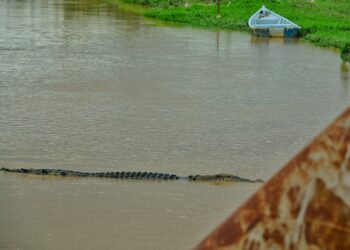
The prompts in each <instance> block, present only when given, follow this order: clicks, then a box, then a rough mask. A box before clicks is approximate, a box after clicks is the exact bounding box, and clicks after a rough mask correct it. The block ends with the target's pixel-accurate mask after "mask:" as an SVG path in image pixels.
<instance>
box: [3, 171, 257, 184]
mask: <svg viewBox="0 0 350 250" xmlns="http://www.w3.org/2000/svg"><path fill="white" fill-rule="evenodd" d="M0 171H4V172H10V173H21V174H34V175H44V176H63V177H66V176H67V177H69V176H71V177H100V178H114V179H133V180H167V181H168V180H188V181H197V182H249V183H261V182H264V181H263V180H261V179H257V180H250V179H245V178H241V177H239V176H236V175H231V174H216V175H189V176H186V177H184V176H178V175H175V174H164V173H156V172H124V171H123V172H94V173H90V172H80V171H72V170H63V169H47V168H42V169H35V168H19V169H9V168H0Z"/></svg>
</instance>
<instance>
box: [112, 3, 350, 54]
mask: <svg viewBox="0 0 350 250" xmlns="http://www.w3.org/2000/svg"><path fill="white" fill-rule="evenodd" d="M109 1H118V0H109ZM122 1H123V2H126V3H130V4H138V5H144V6H147V7H148V8H147V9H146V10H145V11H144V13H143V14H144V15H145V16H146V17H150V18H156V19H160V20H163V21H169V22H177V23H183V24H191V25H194V26H199V27H207V28H213V27H217V28H223V29H231V30H248V29H249V28H248V25H247V20H248V19H249V17H250V16H251V15H252V14H253V13H255V12H256V11H257V10H258V9H259V8H260V7H261V5H262V0H221V8H220V9H221V11H220V14H221V17H220V18H217V7H216V3H215V2H212V1H208V0H122ZM265 2H266V3H265V5H266V7H267V8H270V9H272V10H273V11H276V12H277V13H279V14H280V15H282V16H285V17H286V18H288V19H290V20H291V21H293V22H295V23H297V24H298V25H300V26H301V27H302V31H301V37H303V38H304V39H305V40H307V41H310V42H312V43H314V44H317V45H319V46H326V47H336V48H339V49H340V50H341V57H342V59H343V60H344V61H350V0H270V1H265Z"/></svg>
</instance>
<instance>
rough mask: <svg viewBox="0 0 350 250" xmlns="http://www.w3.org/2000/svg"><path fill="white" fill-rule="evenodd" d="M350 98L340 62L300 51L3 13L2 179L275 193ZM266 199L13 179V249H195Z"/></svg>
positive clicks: (1, 206)
mask: <svg viewBox="0 0 350 250" xmlns="http://www.w3.org/2000/svg"><path fill="white" fill-rule="evenodd" d="M349 84H350V80H349V65H348V64H342V63H341V62H340V60H339V55H338V54H337V53H336V52H335V51H331V50H327V49H322V48H317V47H314V46H311V45H308V44H306V43H303V42H300V41H297V40H283V39H256V38H252V37H251V35H250V34H249V33H239V32H225V31H207V30H201V29H194V28H191V27H170V26H164V25H160V24H159V23H156V22H154V21H151V20H147V19H144V18H142V17H140V16H136V15H132V14H130V13H126V12H123V11H122V10H120V9H118V7H117V6H112V5H108V4H106V3H104V2H103V1H97V0H85V1H83V0H80V1H79V0H52V1H47V0H31V1H29V0H23V1H7V0H0V167H8V168H18V167H25V168H30V167H33V168H63V169H70V170H78V171H90V172H97V171H123V170H126V171H156V172H166V173H173V174H177V175H181V176H186V175H191V174H215V173H229V174H235V175H239V176H242V177H245V178H251V179H257V178H263V179H268V178H269V177H270V176H271V175H272V174H273V173H274V172H275V171H276V170H277V169H278V168H279V167H280V166H281V165H283V164H284V163H285V162H286V161H288V160H289V159H290V157H291V156H293V155H294V154H295V153H296V152H298V151H299V150H300V149H301V148H302V147H303V145H305V144H306V143H307V142H308V141H310V140H311V138H312V137H313V136H315V135H316V134H317V133H318V132H319V131H320V130H321V129H323V128H324V127H325V126H326V125H327V124H328V123H329V122H330V121H331V120H332V119H334V118H335V117H336V116H337V115H338V114H339V113H340V112H341V111H342V110H343V109H344V108H345V107H347V105H348V104H349V93H348V92H349V90H348V89H349ZM258 187H259V185H258V184H245V183H237V184H234V185H224V186H215V185H207V184H194V183H188V182H184V181H183V182H171V183H168V182H142V181H140V182H136V181H115V180H97V179H76V178H40V177H33V176H22V175H14V174H5V173H0V248H1V249H146V250H147V249H153V250H154V249H190V248H191V247H193V246H194V245H196V244H197V243H198V242H199V241H200V240H201V239H202V238H203V237H204V236H205V235H206V234H207V233H208V232H210V231H211V230H212V229H213V228H214V227H215V226H216V225H218V224H219V223H220V222H222V221H223V220H224V219H225V218H226V217H227V216H228V215H229V213H230V212H231V211H232V210H233V209H234V208H236V207H237V206H239V204H240V203H241V202H242V201H244V200H245V199H246V198H247V197H248V196H249V195H250V194H251V193H252V192H253V191H254V190H256V189H257V188H258Z"/></svg>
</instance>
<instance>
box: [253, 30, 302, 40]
mask: <svg viewBox="0 0 350 250" xmlns="http://www.w3.org/2000/svg"><path fill="white" fill-rule="evenodd" d="M299 30H300V29H299V28H259V29H253V33H254V35H256V36H261V37H287V38H290V37H297V36H299Z"/></svg>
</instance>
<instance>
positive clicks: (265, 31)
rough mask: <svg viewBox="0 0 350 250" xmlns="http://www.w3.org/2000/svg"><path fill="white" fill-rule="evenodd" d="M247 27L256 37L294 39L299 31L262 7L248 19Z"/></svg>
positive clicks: (285, 20)
mask: <svg viewBox="0 0 350 250" xmlns="http://www.w3.org/2000/svg"><path fill="white" fill-rule="evenodd" d="M248 25H249V27H250V28H251V29H252V30H253V32H254V34H255V35H257V36H277V37H296V36H298V34H299V30H300V26H298V25H296V24H295V23H293V22H292V21H290V20H288V19H287V18H285V17H282V16H280V15H278V14H276V13H275V12H273V11H271V10H269V9H267V8H266V7H265V6H264V5H263V6H262V7H261V8H260V9H259V10H258V11H257V12H256V13H255V14H254V15H252V16H251V17H250V18H249V21H248Z"/></svg>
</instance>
